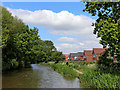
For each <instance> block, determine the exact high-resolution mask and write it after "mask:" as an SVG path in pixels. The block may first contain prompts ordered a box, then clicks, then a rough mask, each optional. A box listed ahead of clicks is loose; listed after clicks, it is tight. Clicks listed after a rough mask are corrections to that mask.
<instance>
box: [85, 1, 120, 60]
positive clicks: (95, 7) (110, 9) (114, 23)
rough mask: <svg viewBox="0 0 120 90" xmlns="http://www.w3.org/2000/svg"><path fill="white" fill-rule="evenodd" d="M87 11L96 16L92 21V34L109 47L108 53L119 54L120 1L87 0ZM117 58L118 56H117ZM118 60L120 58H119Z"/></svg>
mask: <svg viewBox="0 0 120 90" xmlns="http://www.w3.org/2000/svg"><path fill="white" fill-rule="evenodd" d="M85 6H86V8H85V9H84V10H83V11H87V12H89V13H91V14H92V16H95V15H97V16H98V18H97V20H96V22H95V23H93V26H95V28H94V34H97V37H101V40H100V43H101V44H102V45H103V47H104V48H105V47H109V50H110V54H111V55H112V56H114V54H116V55H117V57H118V55H119V49H120V1H119V2H87V3H86V5H85ZM118 58H119V57H118ZM119 60H120V58H119Z"/></svg>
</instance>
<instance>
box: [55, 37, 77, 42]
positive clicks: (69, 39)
mask: <svg viewBox="0 0 120 90" xmlns="http://www.w3.org/2000/svg"><path fill="white" fill-rule="evenodd" d="M56 41H60V42H68V43H76V42H77V41H78V40H77V39H75V38H69V37H60V38H59V39H57V40H56Z"/></svg>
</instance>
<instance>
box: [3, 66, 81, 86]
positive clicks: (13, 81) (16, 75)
mask: <svg viewBox="0 0 120 90" xmlns="http://www.w3.org/2000/svg"><path fill="white" fill-rule="evenodd" d="M31 66H32V68H25V69H20V70H14V71H12V72H7V73H3V76H2V87H3V88H80V83H79V79H77V78H76V79H68V78H67V79H66V78H65V77H63V76H61V75H60V74H59V73H57V72H55V71H53V70H52V69H51V68H49V67H47V66H43V65H39V64H32V65H31Z"/></svg>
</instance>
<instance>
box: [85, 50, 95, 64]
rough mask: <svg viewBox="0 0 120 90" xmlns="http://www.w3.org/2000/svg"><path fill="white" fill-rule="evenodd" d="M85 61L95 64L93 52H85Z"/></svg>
mask: <svg viewBox="0 0 120 90" xmlns="http://www.w3.org/2000/svg"><path fill="white" fill-rule="evenodd" d="M83 59H84V61H88V62H93V55H92V50H84V56H83Z"/></svg>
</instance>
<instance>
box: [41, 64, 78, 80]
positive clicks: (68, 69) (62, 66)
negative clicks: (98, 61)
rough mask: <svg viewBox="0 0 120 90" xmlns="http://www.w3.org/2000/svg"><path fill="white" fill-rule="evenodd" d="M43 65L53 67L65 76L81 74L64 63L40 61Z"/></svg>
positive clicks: (73, 76) (71, 76) (74, 76)
mask: <svg viewBox="0 0 120 90" xmlns="http://www.w3.org/2000/svg"><path fill="white" fill-rule="evenodd" d="M40 64H41V65H46V66H49V67H51V68H52V69H53V70H55V71H56V72H58V73H60V74H62V75H63V76H65V77H70V78H76V77H78V76H79V74H78V73H77V72H76V71H74V70H73V68H72V67H67V66H66V64H64V63H57V64H54V63H40Z"/></svg>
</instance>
